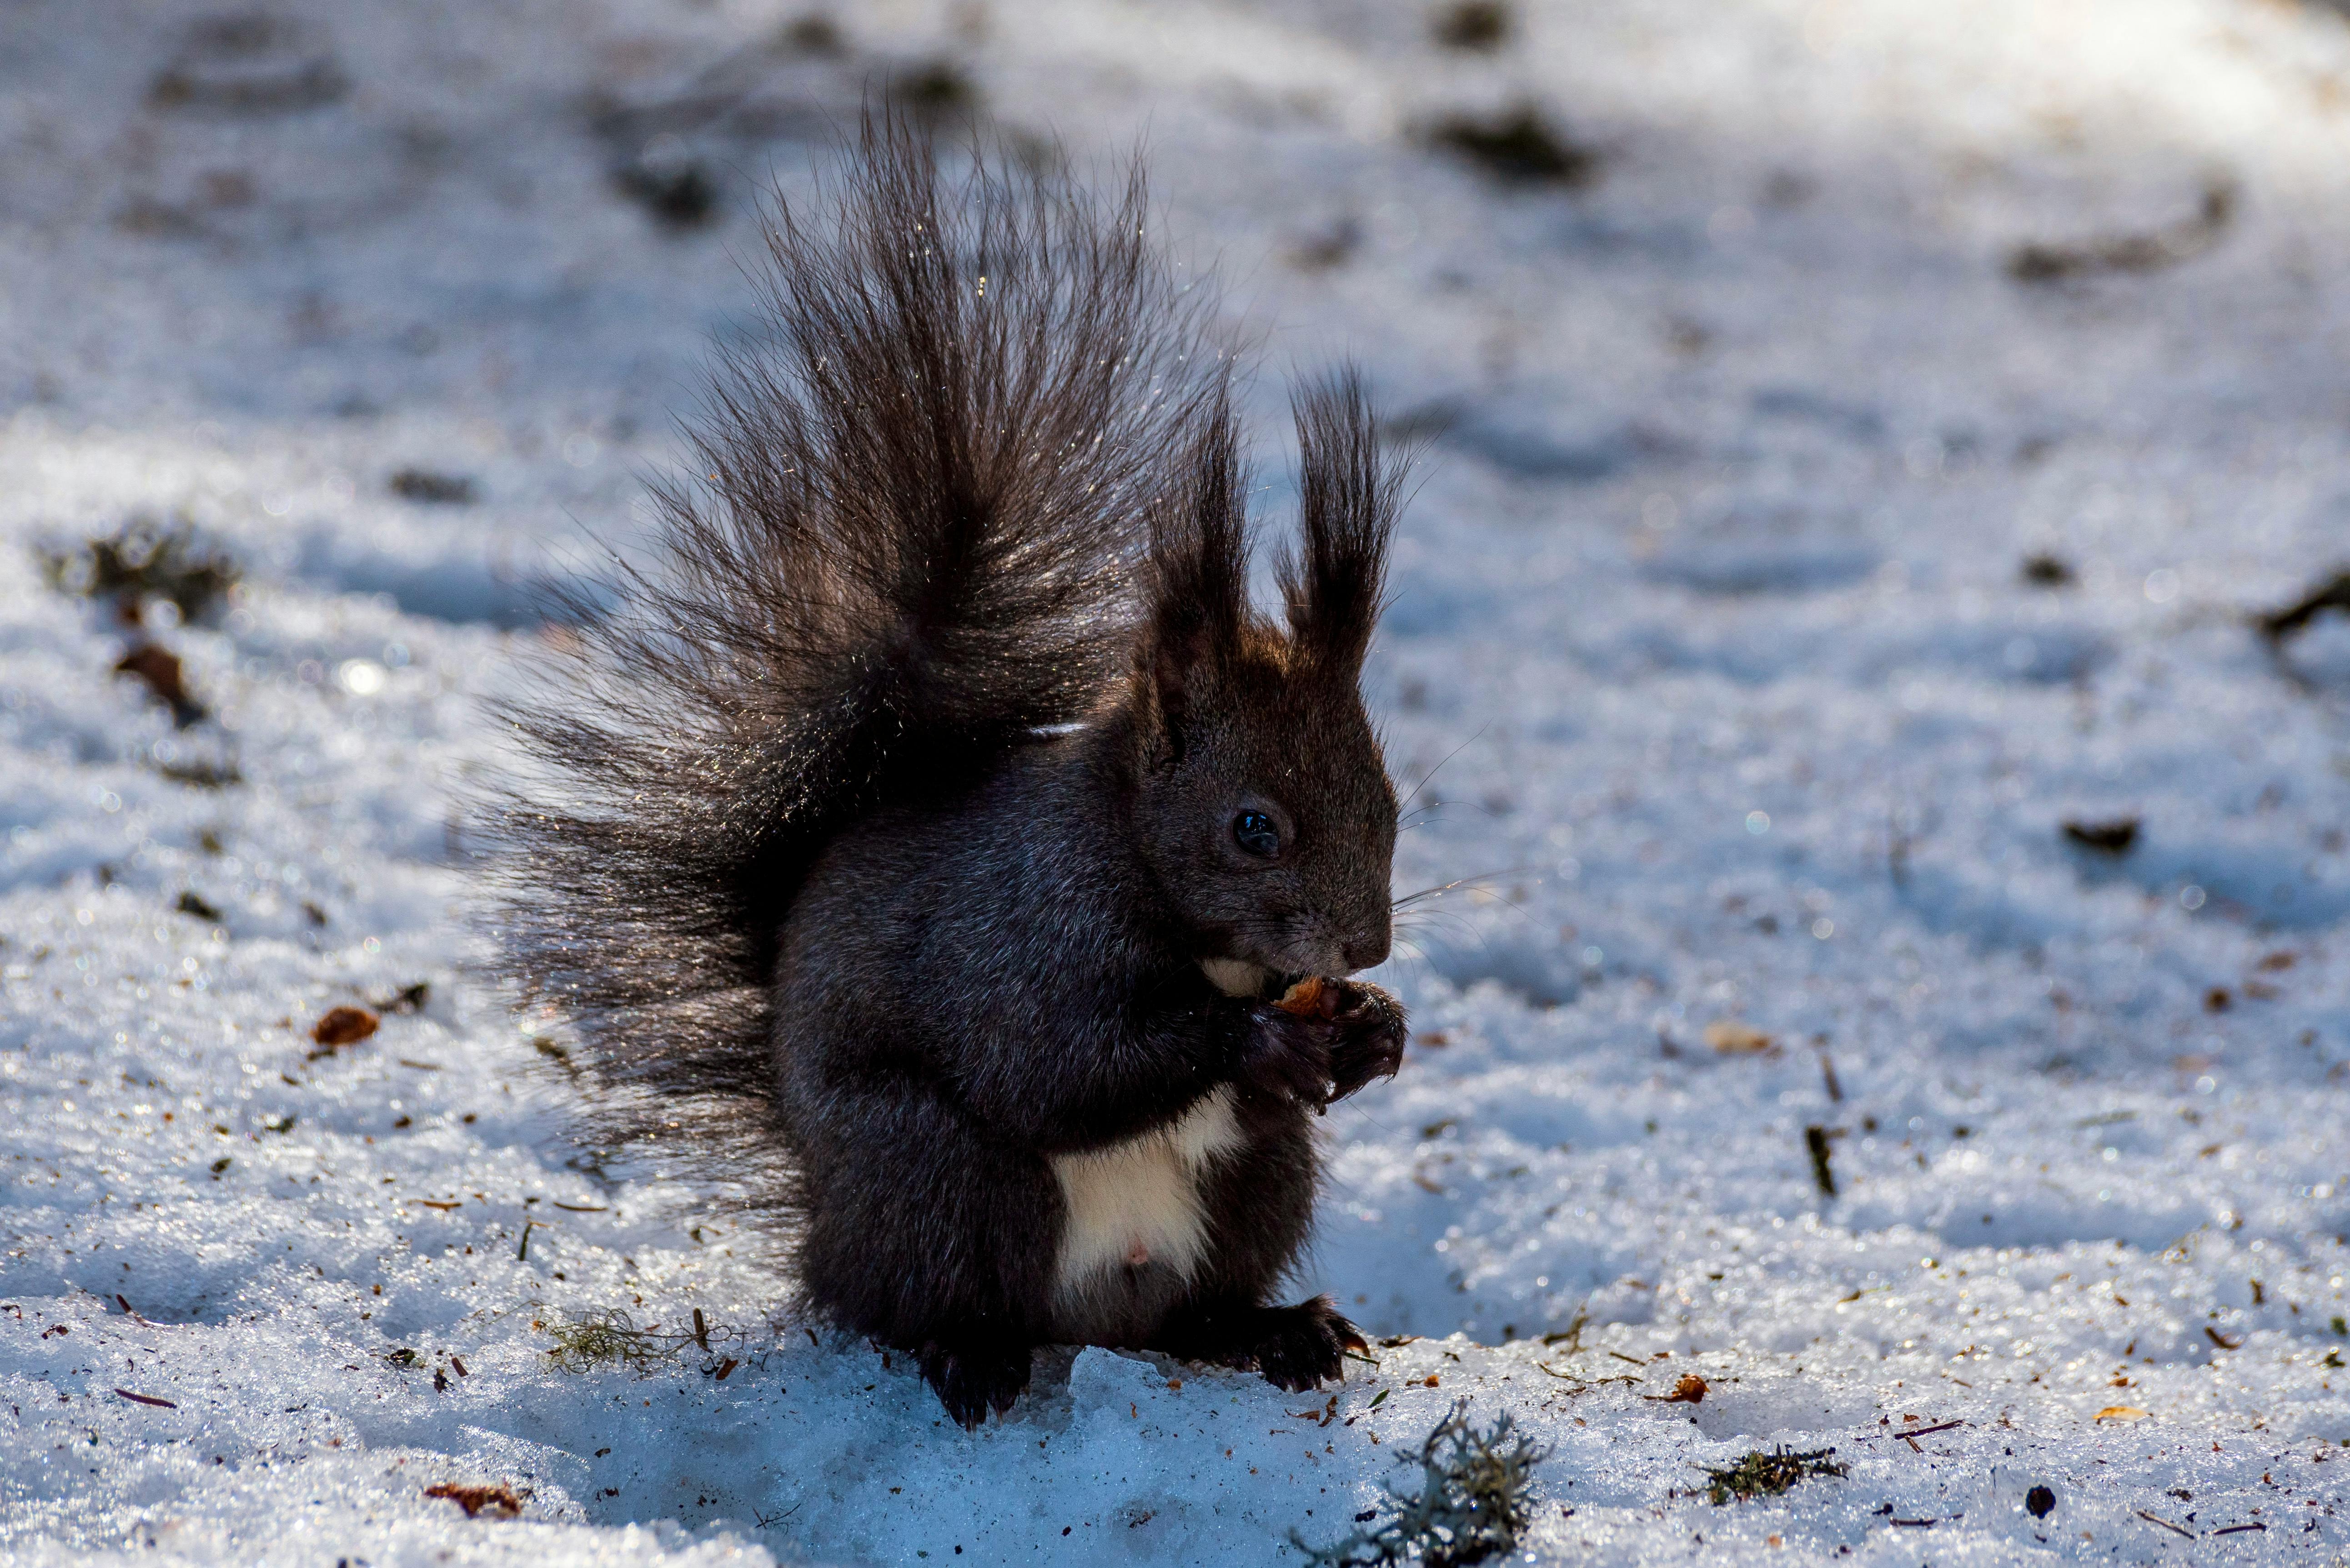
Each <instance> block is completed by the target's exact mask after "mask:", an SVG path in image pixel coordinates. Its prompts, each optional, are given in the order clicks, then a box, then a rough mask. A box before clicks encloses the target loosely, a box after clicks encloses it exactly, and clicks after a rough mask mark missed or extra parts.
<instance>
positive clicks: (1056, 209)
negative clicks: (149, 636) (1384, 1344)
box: [498, 119, 1404, 1426]
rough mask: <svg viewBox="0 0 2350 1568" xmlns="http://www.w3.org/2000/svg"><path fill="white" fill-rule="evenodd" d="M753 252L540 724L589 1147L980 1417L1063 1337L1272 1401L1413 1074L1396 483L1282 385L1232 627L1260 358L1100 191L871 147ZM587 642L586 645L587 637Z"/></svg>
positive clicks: (1366, 441) (540, 978) (504, 924)
mask: <svg viewBox="0 0 2350 1568" xmlns="http://www.w3.org/2000/svg"><path fill="white" fill-rule="evenodd" d="M846 163H847V173H846V174H845V176H844V182H845V188H844V189H842V190H840V191H839V192H837V195H836V199H835V201H834V202H833V203H832V205H831V209H830V211H829V213H828V215H827V217H826V218H825V219H824V220H823V221H822V222H819V223H815V224H810V223H807V222H806V221H804V220H803V218H802V217H801V216H800V215H799V214H797V213H792V212H791V211H789V210H788V209H781V210H779V212H778V215H777V216H776V218H775V221H774V222H773V223H770V224H769V225H768V227H767V230H766V234H765V239H766V248H767V254H768V260H769V262H770V264H771V265H769V266H768V267H766V268H765V269H764V272H763V274H762V282H763V291H762V295H761V320H760V323H759V325H760V327H762V328H763V332H762V334H761V335H759V336H757V337H754V339H752V340H751V341H750V343H749V346H747V347H736V348H730V349H728V350H726V351H724V352H723V355H722V358H721V365H720V369H719V373H718V375H717V376H716V377H715V379H714V386H713V389H712V394H711V396H710V399H709V401H708V406H707V409H706V411H705V412H704V414H703V415H702V418H701V419H700V420H699V421H698V422H696V423H694V424H693V425H692V426H691V428H690V430H689V434H690V435H691V439H692V441H693V443H694V455H695V459H696V461H695V469H694V472H693V474H692V476H691V479H687V480H677V481H671V482H667V483H660V484H657V486H656V490H655V493H656V498H657V500H658V503H659V505H660V517H661V527H660V543H661V545H662V548H663V551H664V557H663V560H662V563H661V565H660V566H658V567H657V568H654V569H651V570H649V571H647V572H645V573H643V574H641V575H635V574H632V575H631V576H630V579H629V583H628V585H627V596H626V603H625V604H624V605H623V607H621V608H620V610H619V611H618V612H617V613H607V614H605V615H602V616H600V617H597V616H590V615H585V614H583V615H581V616H580V617H578V618H577V619H578V623H579V624H578V630H577V638H576V639H572V661H571V663H570V665H569V667H568V671H567V675H565V676H564V677H563V678H561V680H559V682H558V684H557V685H556V687H555V688H554V689H553V691H551V692H549V693H546V694H542V695H541V696H540V697H538V698H536V699H535V700H532V701H528V702H526V703H525V704H524V705H522V706H520V707H518V708H517V709H516V710H515V712H514V714H513V718H514V722H515V725H516V729H517V733H518V736H519V739H520V741H521V742H522V744H523V746H524V748H525V751H526V752H527V753H529V754H530V755H531V756H532V757H533V758H534V759H535V761H536V763H537V764H538V765H539V767H540V770H541V771H540V774H539V779H540V783H539V784H538V785H537V786H536V787H535V788H533V789H531V790H529V791H525V792H522V793H520V794H517V795H516V797H515V800H514V802H513V804H512V805H511V806H510V808H509V811H508V815H507V819H506V830H507V835H508V841H509V842H508V847H509V849H510V851H511V854H510V855H509V857H508V858H507V860H506V863H505V877H506V881H505V893H504V901H503V904H502V906H501V908H502V915H501V918H500V921H499V927H500V929H499V933H498V934H499V937H500V940H501V941H502V943H503V950H504V953H505V954H506V955H507V965H508V967H509V969H510V970H511V971H512V973H513V974H514V975H515V977H516V978H517V980H518V981H519V982H520V984H521V986H522V988H523V990H524V992H525V995H526V996H527V998H528V999H529V1000H530V1002H532V1003H534V1004H536V1005H537V1006H539V1007H541V1008H542V1009H545V1010H547V1011H549V1012H556V1013H560V1014H561V1015H562V1016H564V1017H565V1018H566V1019H567V1020H568V1022H569V1024H570V1026H571V1028H572V1029H573V1030H574V1031H575V1032H576V1034H577V1042H578V1043H577V1046H576V1047H574V1048H573V1049H572V1059H573V1060H574V1061H575V1062H577V1064H579V1065H580V1066H582V1067H584V1068H586V1069H587V1070H588V1071H589V1072H590V1073H592V1074H593V1075H595V1078H596V1079H597V1080H598V1083H599V1085H601V1088H602V1090H603V1092H602V1093H601V1094H599V1096H598V1098H599V1100H601V1101H602V1102H603V1104H604V1106H605V1107H606V1109H605V1111H604V1112H603V1116H604V1124H605V1125H604V1127H603V1129H602V1130H603V1131H604V1132H606V1133H607V1134H608V1135H613V1136H619V1137H628V1138H632V1139H635V1140H638V1141H639V1142H642V1143H650V1144H651V1145H652V1146H653V1147H655V1148H656V1150H659V1151H663V1152H665V1153H667V1154H668V1155H669V1156H671V1157H672V1158H678V1159H681V1160H682V1161H684V1162H686V1163H688V1164H689V1165H691V1166H692V1167H694V1168H697V1169H698V1170H699V1171H701V1172H702V1173H703V1174H706V1175H708V1176H710V1177H712V1178H714V1179H718V1180H720V1181H722V1182H724V1183H727V1184H730V1185H731V1186H732V1187H733V1189H735V1190H736V1191H738V1192H740V1193H743V1194H744V1195H745V1198H744V1200H745V1201H746V1202H747V1203H749V1204H750V1205H752V1206H753V1207H754V1208H756V1209H759V1210H764V1212H765V1214H766V1215H767V1216H768V1217H769V1218H770V1219H771V1220H773V1221H775V1229H776V1230H777V1231H778V1232H779V1234H780V1235H781V1236H782V1237H783V1238H784V1239H785V1241H786V1242H787V1244H788V1247H789V1251H790V1256H791V1260H792V1264H793V1269H794V1272H795V1275H796V1279H797V1282H798V1292H799V1303H800V1305H801V1306H802V1308H803V1309H804V1310H806V1311H808V1312H810V1313H811V1314H816V1315H817V1316H820V1317H821V1318H823V1319H826V1320H828V1321H830V1322H831V1323H833V1324H837V1326H839V1327H840V1328H843V1329H846V1330H849V1331H852V1332H855V1333H858V1334H866V1335H868V1336H870V1337H871V1338H873V1339H875V1340H877V1341H879V1343H881V1344H884V1345H894V1346H899V1347H902V1348H903V1349H905V1350H907V1351H909V1352H910V1353H912V1354H913V1355H916V1356H917V1357H918V1358H919V1360H920V1366H921V1367H922V1371H923V1374H924V1376H926V1377H927V1378H928V1379H929V1381H930V1383H931V1386H932V1387H933V1388H935V1389H936V1390H937V1392H938V1395H939V1397H940V1398H941V1400H942V1401H943V1402H944V1404H945V1406H946V1408H947V1410H948V1411H949V1412H950V1413H951V1415H952V1416H953V1417H955V1418H956V1419H957V1420H958V1421H960V1422H962V1424H963V1425H965V1426H973V1425H976V1424H978V1423H979V1422H981V1421H983V1420H984V1419H985V1418H986V1413H987V1411H988V1410H989V1409H990V1408H993V1409H995V1410H997V1411H999V1412H1001V1411H1004V1410H1007V1409H1009V1408H1010V1407H1011V1406H1012V1404H1013V1403H1014V1400H1015V1399H1016V1398H1017V1397H1018V1396H1019V1395H1020V1393H1021V1391H1022V1390H1023V1389H1024V1388H1025V1387H1026V1386H1027V1383H1028V1377H1029V1364H1030V1353H1031V1351H1032V1349H1033V1348H1034V1347H1035V1346H1036V1345H1043V1344H1054V1343H1061V1344H1084V1345H1113V1346H1124V1347H1131V1348H1137V1349H1149V1350H1158V1351H1162V1352H1166V1353H1169V1354H1170V1355H1176V1356H1179V1357H1183V1358H1189V1359H1193V1360H1199V1361H1204V1362H1211V1363H1218V1364H1222V1365H1226V1366H1239V1367H1254V1368H1256V1369H1257V1370H1259V1371H1261V1372H1262V1373H1263V1376H1265V1377H1267V1378H1268V1379H1270V1380H1271V1381H1272V1382H1274V1383H1275V1384H1277V1385H1279V1386H1282V1387H1284V1388H1289V1389H1298V1390H1303V1389H1309V1388H1313V1387H1315V1386H1319V1385H1320V1384H1321V1383H1322V1382H1323V1381H1324V1380H1325V1379H1331V1378H1336V1377H1337V1376H1340V1375H1341V1371H1342V1361H1341V1358H1342V1356H1343V1355H1345V1353H1346V1352H1347V1350H1349V1349H1354V1350H1360V1349H1362V1348H1363V1344H1364V1342H1363V1340H1362V1337H1361V1335H1360V1334H1358V1333H1357V1330H1356V1328H1355V1327H1354V1325H1353V1324H1350V1323H1348V1322H1347V1319H1346V1318H1345V1317H1343V1316H1341V1315H1340V1314H1338V1313H1337V1312H1336V1310H1335V1309H1334V1307H1333V1306H1332V1304H1331V1303H1330V1301H1329V1299H1328V1298H1327V1297H1317V1298H1315V1299H1314V1300H1311V1301H1307V1302H1305V1303H1299V1304H1295V1305H1276V1304H1273V1293H1274V1291H1275V1289H1276V1288H1277V1286H1278V1285H1279V1284H1280V1282H1281V1281H1282V1279H1283V1278H1284V1275H1285V1274H1286V1273H1288V1272H1289V1271H1290V1270H1291V1268H1292V1267H1293V1265H1294V1264H1295V1262H1296V1261H1297V1259H1298V1256H1299V1252H1300V1250H1301V1248H1302V1247H1303V1246H1304V1244H1305V1240H1306V1236H1307V1231H1308V1229H1309V1226H1310V1223H1311V1220H1312V1216H1313V1206H1314V1199H1315V1185H1316V1174H1317V1173H1316V1157H1315V1144H1314V1138H1313V1134H1312V1126H1313V1117H1314V1116H1315V1115H1316V1114H1317V1113H1319V1112H1320V1111H1321V1110H1322V1108H1323V1107H1324V1106H1326V1105H1328V1104H1329V1103H1331V1102H1332V1101H1335V1100H1337V1099H1342V1098H1344V1097H1345V1096H1348V1095H1351V1094H1353V1093H1354V1092H1355V1091H1357V1089H1359V1088H1361V1087H1362V1086H1363V1085H1365V1084H1366V1083H1367V1082H1369V1081H1370V1080H1371V1079H1373V1078H1376V1077H1379V1076H1383V1075H1392V1074H1393V1073H1394V1072H1395V1070H1396V1068H1397V1065H1398V1064H1399V1061H1400V1059H1401V1054H1402V1048H1403V1040H1404V1016H1403V1012H1402V1010H1401V1008H1400V1007H1399V1005H1398V1004H1397V1002H1396V1001H1395V999H1394V998H1393V997H1391V996H1389V995H1388V993H1386V992H1383V991H1380V990H1378V988H1376V987H1374V986H1370V985H1367V984H1362V983H1358V982H1356V981H1347V980H1344V979H1341V978H1336V977H1341V976H1344V975H1346V974H1347V973H1350V972H1352V971H1357V970H1361V969H1364V968H1366V967H1368V966H1370V965H1372V964H1376V963H1378V962H1379V961H1381V960H1383V959H1385V958H1386V957H1387V954H1388V940H1389V920H1390V909H1389V887H1388V875H1389V867H1390V862H1391V860H1392V857H1393V853H1394V847H1395V834H1396V799H1395V793H1394V790H1393V788H1392V787H1391V785H1390V784H1389V782H1388V775H1387V772H1386V768H1385V765H1384V763H1383V762H1382V759H1381V755H1380V751H1379V745H1378V739H1377V737H1376V735H1375V734H1374V732H1373V730H1372V726H1371V723H1370V721H1369V719H1368V717H1367V714H1366V713H1365V711H1364V707H1363V703H1362V700H1361V696H1360V693H1359V691H1358V690H1357V682H1358V677H1359V674H1360V670H1361V666H1362V660H1363V656H1364V651H1365V649H1366V646H1367V643H1368V641H1369V639H1370V637H1371V633H1372V629H1373V627H1374V624H1375V622H1376V620H1377V618H1378V612H1379V608H1380V601H1381V594H1382V591H1383V588H1382V583H1383V578H1384V572H1385V565H1386V559H1387V549H1388V536H1389V534H1390V532H1391V530H1392V527H1393V524H1394V519H1395V513H1396V509H1397V504H1398V494H1399V483H1400V478H1401V472H1402V471H1401V464H1400V462H1399V460H1397V459H1395V458H1394V457H1392V456H1391V455H1388V454H1386V453H1384V452H1382V450H1381V447H1380V444H1379V441H1378V434H1377V431H1376V428H1375V425H1374V421H1373V419H1372V416H1371V412H1370V410H1369V407H1368V404H1367V400H1366V398H1365V396H1364V394H1363V392H1362V390H1361V389H1360V386H1359V384H1358V382H1357V379H1355V378H1354V377H1353V375H1352V374H1351V373H1342V374H1339V375H1336V376H1334V377H1331V378H1329V379H1325V380H1322V381H1319V382H1316V383H1314V384H1312V385H1310V386H1308V387H1306V388H1305V389H1302V390H1301V391H1300V392H1299V393H1298V394H1297V395H1296V397H1295V415H1296V421H1297V432H1298V438H1299V445H1300V475H1299V481H1300V483H1299V493H1300V503H1299V532H1300V535H1301V538H1300V540H1299V542H1298V545H1296V546H1295V548H1294V549H1292V550H1290V551H1287V552H1285V553H1284V556H1283V557H1282V559H1281V561H1280V564H1279V580H1280V584H1281V587H1282V592H1283V596H1284V601H1285V602H1284V613H1283V616H1282V618H1281V619H1280V620H1279V621H1278V622H1276V621H1274V620H1273V619H1271V618H1267V617H1265V616H1263V614H1261V613H1259V612H1258V611H1256V610H1255V609H1253V607H1252V606H1251V603H1250V600H1249V594H1248V583H1249V556H1250V549H1249V528H1248V519H1247V516H1246V499H1245V495H1246V488H1247V486H1246V481H1245V477H1244V471H1243V460H1242V454H1241V442H1240V436H1239V432H1238V431H1237V429H1236V425H1235V419H1234V415H1233V412H1232V407H1231V399H1230V392H1229V389H1230V379H1231V376H1232V356H1231V355H1230V354H1229V353H1228V352H1227V351H1226V350H1225V348H1223V346H1222V341H1221V340H1220V339H1219V337H1217V335H1216V330H1215V327H1214V326H1213V323H1212V321H1211V318H1210V313H1211V309H1212V306H1211V303H1210V302H1209V300H1208V298H1207V296H1206V292H1205V290H1204V289H1201V288H1200V287H1198V286H1187V285H1186V284H1185V283H1183V282H1182V281H1181V280H1180V278H1179V277H1178V276H1177V275H1176V274H1175V272H1174V270H1173V269H1171V268H1170V266H1169V265H1168V264H1167V263H1166V262H1165V261H1164V260H1163V259H1162V258H1161V257H1160V256H1159V254H1157V252H1156V251H1155V250H1154V249H1153V247H1152V245H1151V244H1150V243H1149V235H1148V223H1149V211H1148V207H1147V203H1146V201H1145V197H1144V193H1143V189H1142V183H1141V179H1140V174H1139V169H1137V170H1134V171H1129V173H1128V179H1127V183H1126V186H1125V189H1124V191H1123V192H1122V193H1121V194H1119V195H1118V196H1117V197H1116V198H1115V199H1103V198H1099V197H1097V196H1094V195H1091V194H1089V193H1087V192H1086V191H1085V190H1083V189H1082V188H1080V187H1079V186H1077V185H1076V184H1074V183H1073V182H1070V181H1069V180H1068V179H1067V178H1066V177H1065V176H1061V175H1056V174H1043V173H1033V172H1026V173H1024V172H1007V171H1004V170H1003V168H1002V167H1000V166H994V167H992V166H990V165H989V164H988V162H987V161H984V160H980V161H976V162H975V164H974V166H973V171H972V172H971V173H970V174H969V175H968V176H966V177H957V178H953V179H951V178H949V177H948V176H947V175H946V174H944V173H943V172H942V171H941V168H940V165H939V160H938V156H937V154H936V153H935V152H934V150H933V149H932V147H931V144H930V143H929V142H928V140H926V139H925V138H924V137H923V136H922V135H921V134H920V133H919V132H918V131H915V130H911V129H910V128H908V127H907V126H905V125H903V124H901V123H898V122H895V121H892V120H889V119H881V120H879V121H868V123H867V125H866V126H865V127H864V130H863V131H862V133H861V135H860V137H859V139H858V144H857V145H856V147H855V148H854V149H852V150H851V153H850V156H849V157H848V158H847V161H846ZM583 608H584V607H583Z"/></svg>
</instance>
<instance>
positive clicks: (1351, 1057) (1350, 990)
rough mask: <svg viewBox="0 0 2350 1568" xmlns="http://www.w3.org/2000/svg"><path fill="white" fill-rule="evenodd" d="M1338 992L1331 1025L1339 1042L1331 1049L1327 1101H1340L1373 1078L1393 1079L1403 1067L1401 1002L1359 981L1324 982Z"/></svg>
mask: <svg viewBox="0 0 2350 1568" xmlns="http://www.w3.org/2000/svg"><path fill="white" fill-rule="evenodd" d="M1326 983H1327V984H1328V985H1330V986H1332V987H1335V988H1336V989H1337V991H1338V992H1339V995H1338V998H1337V1003H1338V1005H1337V1009H1336V1012H1335V1014H1334V1015H1333V1016H1332V1018H1331V1020H1330V1022H1331V1023H1333V1024H1334V1025H1336V1028H1337V1030H1338V1043H1337V1044H1336V1045H1334V1046H1332V1047H1331V1050H1330V1076H1331V1079H1332V1080H1333V1087H1332V1088H1331V1091H1330V1098H1331V1099H1332V1100H1333V1101H1336V1100H1343V1099H1345V1098H1346V1097H1347V1096H1348V1095H1351V1094H1353V1093H1354V1092H1355V1091H1356V1090H1357V1089H1359V1088H1361V1087H1362V1086H1363V1085H1365V1084H1367V1083H1369V1082H1370V1081H1371V1080H1372V1079H1373V1078H1392V1077H1394V1076H1395V1075H1396V1069H1397V1068H1399V1067H1400V1066H1402V1065H1403V1041H1404V1012H1403V1003H1402V1002H1398V1001H1397V1000H1396V999H1395V997H1394V996H1393V995H1392V994H1391V993H1389V992H1386V991H1382V990H1381V989H1380V988H1379V987H1378V986H1376V985H1365V984H1363V983H1362V982H1361V981H1352V980H1340V981H1327V982H1326Z"/></svg>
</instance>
